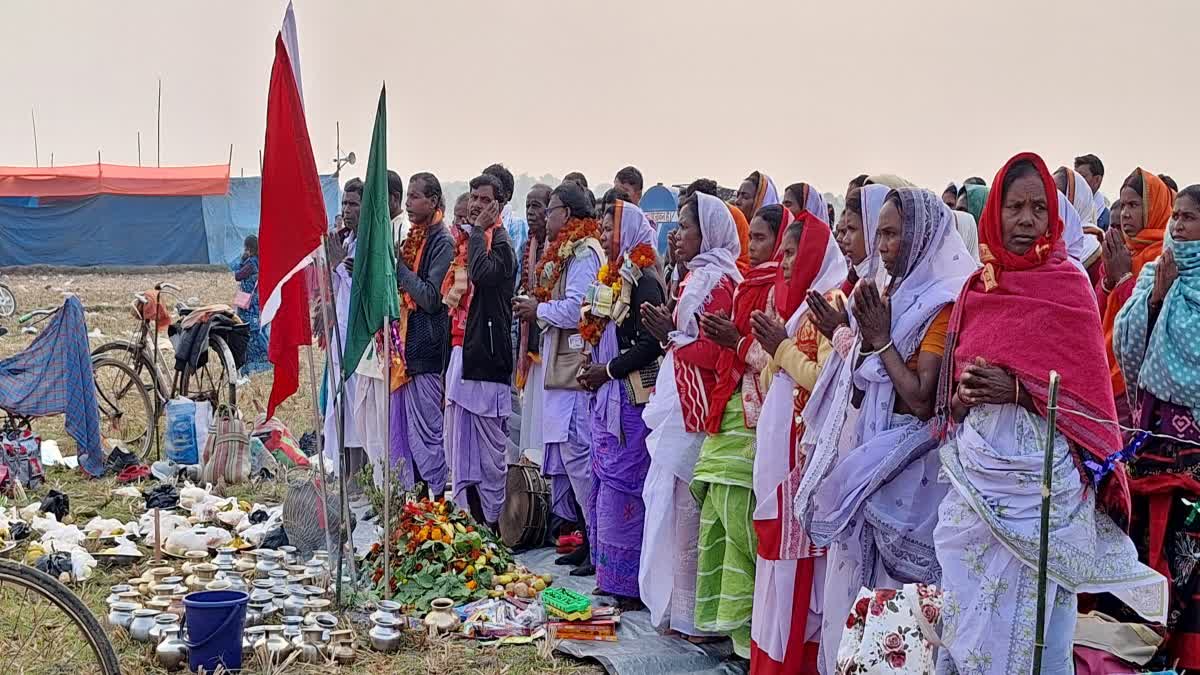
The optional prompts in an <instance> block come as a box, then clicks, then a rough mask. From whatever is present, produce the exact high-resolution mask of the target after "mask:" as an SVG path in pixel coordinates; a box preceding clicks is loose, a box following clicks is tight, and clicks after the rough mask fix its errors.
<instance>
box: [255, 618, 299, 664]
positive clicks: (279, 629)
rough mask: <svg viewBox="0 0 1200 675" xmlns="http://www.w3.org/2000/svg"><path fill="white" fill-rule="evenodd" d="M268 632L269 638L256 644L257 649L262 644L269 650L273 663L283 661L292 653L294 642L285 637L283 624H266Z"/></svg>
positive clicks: (268, 654) (268, 655)
mask: <svg viewBox="0 0 1200 675" xmlns="http://www.w3.org/2000/svg"><path fill="white" fill-rule="evenodd" d="M264 629H265V630H266V632H267V638H266V639H265V640H263V641H260V642H259V643H258V645H255V650H257V649H258V648H259V645H262V647H263V648H264V649H266V650H267V657H268V658H269V659H270V660H271V662H272V663H282V662H283V660H284V659H286V658H287V657H288V654H291V653H292V649H294V647H293V646H292V643H291V641H290V640H288V639H287V638H285V637H283V626H277V625H275V626H264Z"/></svg>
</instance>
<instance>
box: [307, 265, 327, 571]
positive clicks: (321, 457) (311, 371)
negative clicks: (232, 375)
mask: <svg viewBox="0 0 1200 675" xmlns="http://www.w3.org/2000/svg"><path fill="white" fill-rule="evenodd" d="M314 267H315V261H314ZM318 274H320V272H318ZM321 323H322V324H324V322H323V321H322V322H321ZM325 344H329V341H328V337H326V342H325ZM306 351H307V352H308V380H309V382H310V383H311V384H312V391H313V393H312V400H313V429H315V430H316V433H317V467H318V470H319V471H320V480H321V511H320V513H318V514H317V520H318V522H320V523H321V529H322V530H323V531H324V532H325V550H326V551H327V552H328V553H329V554H330V555H333V538H332V537H331V536H330V534H329V480H328V476H329V474H328V473H327V472H326V471H325V434H324V433H323V431H324V429H323V425H322V424H321V401H320V398H321V386H320V384H319V383H318V382H317V366H316V362H315V360H314V359H313V346H312V344H311V343H310V344H309V345H308V349H307V350H306Z"/></svg>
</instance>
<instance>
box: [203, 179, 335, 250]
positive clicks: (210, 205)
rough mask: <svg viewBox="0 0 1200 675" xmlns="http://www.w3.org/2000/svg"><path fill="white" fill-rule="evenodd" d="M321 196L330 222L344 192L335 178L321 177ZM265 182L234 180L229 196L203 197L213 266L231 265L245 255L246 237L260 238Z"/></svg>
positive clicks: (258, 180)
mask: <svg viewBox="0 0 1200 675" xmlns="http://www.w3.org/2000/svg"><path fill="white" fill-rule="evenodd" d="M321 193H322V196H323V197H324V199H325V211H326V215H327V216H328V218H329V222H333V218H334V216H335V215H337V212H338V209H339V208H340V206H341V204H340V200H341V191H340V189H339V188H338V182H337V179H336V178H334V177H333V176H321ZM261 195H262V178H258V177H254V178H231V179H229V194H226V195H220V196H209V197H202V198H201V199H202V200H203V206H204V227H205V236H206V238H207V244H208V258H209V260H210V261H211V262H212V263H213V264H214V265H224V264H228V263H229V262H231V261H232V260H234V259H236V258H238V257H240V256H241V255H242V248H243V244H244V243H245V241H246V237H247V236H249V235H251V234H258V222H259V217H260V215H261V213H262V212H261V209H260V208H259V203H260V198H261Z"/></svg>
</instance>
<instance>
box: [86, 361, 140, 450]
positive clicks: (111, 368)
mask: <svg viewBox="0 0 1200 675" xmlns="http://www.w3.org/2000/svg"><path fill="white" fill-rule="evenodd" d="M92 374H93V376H94V377H95V379H96V402H97V403H98V404H99V406H100V435H101V436H103V437H104V438H106V439H111V440H115V441H117V442H119V443H121V444H122V445H124V446H125V447H126V448H128V449H129V451H130V452H132V453H133V454H134V455H136V456H138V457H139V458H142V459H145V458H146V457H147V456H148V455H149V454H150V446H151V442H152V441H153V439H154V427H155V423H156V419H155V415H154V404H152V403H151V402H150V396H149V394H147V393H146V385H145V383H144V382H142V380H141V379H140V378H139V377H138V374H137V372H136V371H134V369H133V368H130V367H129V366H127V365H125V364H124V363H122V362H120V361H118V360H116V359H111V358H99V359H95V360H94V361H92Z"/></svg>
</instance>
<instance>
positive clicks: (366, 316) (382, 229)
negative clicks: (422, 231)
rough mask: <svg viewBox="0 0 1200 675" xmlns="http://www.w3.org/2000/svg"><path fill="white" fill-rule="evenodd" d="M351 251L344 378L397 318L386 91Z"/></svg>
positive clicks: (382, 95) (382, 93) (381, 99)
mask: <svg viewBox="0 0 1200 675" xmlns="http://www.w3.org/2000/svg"><path fill="white" fill-rule="evenodd" d="M357 235H358V236H357V239H356V244H355V251H354V277H353V281H352V282H351V285H350V316H349V320H348V321H347V325H346V348H345V352H344V355H343V359H342V371H343V373H344V374H345V376H346V377H350V375H351V374H352V373H353V372H354V370H355V368H357V367H358V362H359V361H361V360H362V357H363V353H364V352H365V351H366V349H367V345H369V344H370V343H371V339H372V338H373V337H374V335H375V333H377V332H379V330H380V329H382V328H383V326H384V321H385V320H387V319H394V318H397V317H399V316H400V301H399V294H398V292H397V290H396V251H395V249H394V248H393V246H392V219H391V214H390V213H389V212H388V177H387V87H386V86H385V87H384V88H383V89H380V91H379V109H378V110H376V111H375V130H374V131H372V132H371V153H370V156H369V157H368V159H367V180H366V182H365V183H364V184H363V195H362V211H361V212H360V214H359V219H358V233H357Z"/></svg>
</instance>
